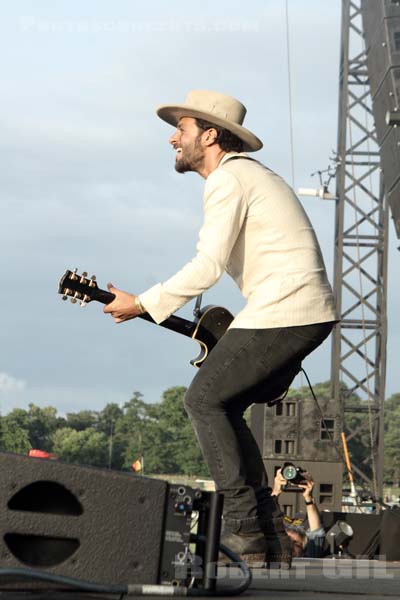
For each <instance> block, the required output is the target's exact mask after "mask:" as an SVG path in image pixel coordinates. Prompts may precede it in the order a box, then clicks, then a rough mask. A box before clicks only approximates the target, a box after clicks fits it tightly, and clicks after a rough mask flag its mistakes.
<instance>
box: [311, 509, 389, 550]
mask: <svg viewBox="0 0 400 600" xmlns="http://www.w3.org/2000/svg"><path fill="white" fill-rule="evenodd" d="M321 520H322V524H323V526H324V528H325V531H329V529H330V528H331V527H332V526H333V525H334V524H335V523H336V522H337V521H345V522H346V523H348V525H350V527H351V528H352V529H353V532H354V535H353V537H352V539H351V540H350V542H349V544H348V550H349V552H350V554H351V555H352V556H354V557H356V558H361V557H368V558H373V557H374V555H375V553H376V550H377V548H378V546H379V535H380V527H381V516H380V515H375V514H361V513H345V512H321Z"/></svg>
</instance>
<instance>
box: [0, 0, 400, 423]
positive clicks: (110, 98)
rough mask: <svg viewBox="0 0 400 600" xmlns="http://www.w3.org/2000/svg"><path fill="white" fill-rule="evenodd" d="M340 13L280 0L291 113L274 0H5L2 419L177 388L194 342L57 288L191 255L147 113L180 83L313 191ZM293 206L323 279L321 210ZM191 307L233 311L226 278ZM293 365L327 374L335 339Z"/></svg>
mask: <svg viewBox="0 0 400 600" xmlns="http://www.w3.org/2000/svg"><path fill="white" fill-rule="evenodd" d="M340 5H341V2H340V1H339V0H289V1H288V8H289V42H290V44H289V46H290V67H291V68H290V81H291V97H292V103H291V105H292V112H290V106H289V93H288V92H289V85H288V81H289V77H288V54H287V42H286V33H287V29H286V12H285V2H284V1H283V0H253V2H251V3H243V2H242V1H236V0H229V1H228V0H220V1H219V2H211V1H204V0H203V2H202V4H201V9H200V8H199V7H200V5H199V4H198V3H194V2H192V3H189V2H187V1H185V2H184V1H180V0H171V1H169V2H168V3H166V2H162V1H161V0H148V2H146V3H143V2H135V1H132V0H130V1H128V0H116V1H115V2H112V3H111V2H108V1H106V0H86V1H85V2H84V3H78V2H76V3H71V2H69V1H66V0H58V1H57V2H54V0H31V1H28V0H15V1H14V2H12V3H10V2H9V3H2V7H1V10H0V16H1V19H0V39H1V42H0V44H1V45H2V48H1V50H2V51H1V52H0V67H1V73H2V80H1V84H0V85H1V105H0V128H1V135H0V184H1V195H0V208H1V223H2V227H1V236H0V270H1V274H2V281H3V293H2V296H1V307H2V308H1V311H0V335H1V348H2V357H1V362H0V402H1V405H0V409H1V412H2V413H3V414H5V413H7V412H8V411H10V410H12V409H13V408H14V407H22V408H26V407H27V406H28V405H29V403H34V404H37V405H39V406H48V405H51V406H56V407H57V408H58V410H59V411H60V413H63V414H64V413H67V412H76V411H78V410H83V409H93V410H100V409H101V408H102V407H103V406H104V405H105V404H106V403H108V402H117V403H124V402H126V401H128V400H129V399H130V398H131V397H132V394H133V392H135V391H139V392H141V393H142V394H143V397H144V399H145V400H146V401H148V402H157V401H158V400H159V399H160V397H161V395H162V392H163V391H164V390H165V389H167V388H168V387H171V386H175V385H185V386H186V385H188V384H189V383H190V381H191V378H192V377H193V375H194V373H195V371H194V369H193V367H192V366H191V365H190V364H189V360H190V359H191V358H193V357H194V356H196V355H197V354H198V344H197V343H196V342H195V341H193V340H190V339H187V338H184V337H182V336H179V335H177V334H174V333H172V332H169V331H166V330H163V329H161V328H160V327H156V326H154V325H152V324H149V323H146V322H143V321H140V320H139V319H136V320H134V321H130V322H127V323H124V324H121V325H115V324H114V323H113V321H112V319H111V317H109V316H105V315H103V313H102V308H103V307H102V306H101V305H100V304H97V303H92V304H89V305H88V306H87V307H85V308H81V307H79V306H78V305H75V306H73V305H71V304H70V303H69V302H64V303H63V302H62V301H61V298H60V296H59V295H58V294H57V287H58V280H59V278H60V277H61V275H62V274H63V273H64V271H65V270H66V269H67V268H69V269H73V268H75V267H76V268H78V271H79V272H81V271H84V270H85V271H87V272H88V273H89V275H91V274H95V275H96V277H97V281H98V284H99V286H100V287H105V286H106V284H107V282H108V281H111V282H112V283H113V284H114V285H116V286H117V287H119V288H121V289H126V290H128V291H131V292H134V293H140V292H141V291H144V290H145V289H147V288H148V287H150V286H152V285H153V284H155V283H157V282H159V281H163V280H165V279H167V278H168V277H169V276H170V275H172V274H173V273H174V272H176V271H177V270H178V269H179V268H180V267H181V266H183V264H185V262H186V261H188V260H190V259H191V258H192V257H193V255H194V251H195V245H196V240H197V232H198V230H199V227H200V225H201V217H202V215H201V205H202V190H203V186H204V181H203V180H202V179H201V178H200V177H199V176H198V175H197V174H193V173H188V174H185V175H181V174H178V173H176V172H175V171H174V153H173V152H172V151H171V148H170V146H169V144H168V138H169V136H170V135H171V133H172V131H173V130H172V128H171V127H169V126H168V125H167V124H166V123H164V122H163V121H161V120H160V119H159V118H158V117H157V116H156V114H155V109H156V107H157V105H158V104H165V103H181V102H183V101H184V99H185V97H186V94H187V92H188V91H189V90H191V89H211V90H218V91H222V92H225V93H227V94H230V95H232V96H235V97H237V98H239V99H240V100H241V101H242V102H243V103H244V104H245V105H246V107H247V110H248V112H247V116H246V119H245V123H244V125H245V126H246V127H247V128H248V129H250V130H251V131H253V132H254V133H255V134H256V135H257V136H258V137H260V138H261V139H262V140H263V142H264V148H263V149H262V150H261V151H259V152H258V153H257V155H256V157H257V158H258V159H259V160H261V161H262V162H264V163H265V164H267V165H268V166H269V167H270V168H272V169H273V170H275V171H277V172H278V173H279V174H280V175H282V176H283V177H284V178H285V179H287V180H288V182H289V183H290V184H291V185H293V186H294V188H295V189H297V188H298V187H318V181H317V178H316V177H315V176H314V177H311V174H312V173H313V172H315V171H317V170H321V169H325V168H327V167H328V165H329V160H330V157H331V156H332V151H333V150H334V149H335V148H336V139H337V106H338V73H339V52H340V9H341V6H340ZM291 114H292V121H293V154H294V177H293V176H292V168H291V158H290V157H291V144H290V127H289V123H290V115H291ZM333 191H334V190H333ZM301 200H302V203H303V205H304V207H305V209H306V211H307V213H308V215H309V217H310V219H311V221H312V223H313V225H314V227H315V230H316V232H317V236H318V238H319V240H320V243H321V247H322V251H323V255H324V258H325V262H326V266H327V270H328V273H329V276H330V279H331V280H332V273H333V247H334V242H333V233H334V202H331V201H322V200H319V199H316V198H306V197H305V198H302V199H301ZM398 245H399V244H398V240H396V238H395V234H394V228H393V227H392V224H391V232H390V260H389V291H388V296H389V297H388V317H389V335H388V338H389V339H388V366H387V388H386V395H387V396H389V395H390V394H392V393H395V392H398V391H400V374H399V369H398V366H397V356H398V355H397V348H398V346H399V316H398V311H397V309H396V306H397V303H398V297H399V281H398V276H397V273H398V263H397V261H398V251H397V246H398ZM396 263H397V264H396ZM203 303H204V304H218V305H222V306H225V307H226V308H228V309H229V310H231V311H232V312H237V311H238V310H239V309H240V307H241V306H242V305H243V299H242V298H241V295H240V293H239V291H238V290H237V289H236V287H235V285H234V284H233V283H232V282H231V281H230V280H229V278H228V277H227V276H226V277H223V279H222V280H221V281H220V282H219V283H218V284H217V285H216V286H215V287H214V288H212V289H211V290H210V291H209V292H207V294H206V295H205V297H204V299H203ZM192 310H193V303H192V304H189V305H187V306H186V307H185V308H184V309H182V310H181V311H180V312H179V314H180V315H181V316H183V317H185V318H191V314H192ZM304 366H305V368H306V370H307V372H308V374H309V377H310V378H311V381H313V382H320V381H326V380H327V379H329V377H330V342H329V341H327V342H325V343H324V345H323V346H322V347H321V349H319V350H318V351H317V352H316V353H314V355H312V356H311V357H309V358H308V359H307V360H306V361H305V364H304ZM304 384H305V382H304V381H302V380H301V378H298V379H297V380H296V385H304Z"/></svg>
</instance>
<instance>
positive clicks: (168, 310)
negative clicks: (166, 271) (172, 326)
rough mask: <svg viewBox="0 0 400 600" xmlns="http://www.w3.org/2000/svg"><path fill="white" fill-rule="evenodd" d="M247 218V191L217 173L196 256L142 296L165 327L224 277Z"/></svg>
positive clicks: (211, 179) (206, 196)
mask: <svg viewBox="0 0 400 600" xmlns="http://www.w3.org/2000/svg"><path fill="white" fill-rule="evenodd" d="M245 216H246V202H245V198H244V197H243V190H242V188H241V185H240V183H239V182H238V180H237V179H236V177H235V176H234V175H232V174H231V173H228V172H226V171H224V170H222V169H216V170H215V171H213V173H211V175H210V176H209V177H208V178H207V181H206V185H205V190H204V221H203V225H202V227H201V230H200V233H199V239H198V242H197V253H196V256H195V257H194V258H193V259H192V260H191V261H190V262H189V263H187V264H186V265H185V266H184V267H183V268H182V269H181V270H180V271H178V272H177V273H176V274H175V275H173V276H172V277H171V278H170V279H168V280H167V281H165V282H164V283H158V284H157V285H155V286H153V287H152V288H150V289H148V290H147V291H145V292H143V293H141V294H140V296H139V298H140V301H141V302H142V304H143V306H144V307H145V309H146V311H147V312H148V313H149V314H150V316H151V317H152V318H153V319H154V320H155V321H156V323H161V322H162V321H164V320H165V319H166V318H167V317H169V316H170V315H171V314H172V313H174V312H175V311H176V310H178V309H179V308H180V307H181V306H183V305H184V304H186V302H188V301H189V300H191V299H192V298H194V297H196V296H198V295H199V294H202V293H203V292H204V291H205V290H207V289H209V288H210V287H211V286H213V285H214V284H215V283H216V282H217V281H218V280H219V279H220V277H221V276H222V274H223V272H224V270H225V267H226V264H227V262H228V259H229V256H230V253H231V251H232V247H233V245H234V244H235V242H236V239H237V237H238V235H239V232H240V229H241V227H242V225H243V221H244V219H245Z"/></svg>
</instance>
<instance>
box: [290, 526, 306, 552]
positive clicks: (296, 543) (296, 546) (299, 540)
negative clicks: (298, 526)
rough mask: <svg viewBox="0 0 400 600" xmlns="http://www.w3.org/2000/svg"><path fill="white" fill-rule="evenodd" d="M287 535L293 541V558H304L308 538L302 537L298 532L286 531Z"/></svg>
mask: <svg viewBox="0 0 400 600" xmlns="http://www.w3.org/2000/svg"><path fill="white" fill-rule="evenodd" d="M286 533H287V535H288V536H289V537H290V539H291V540H292V554H293V556H294V557H297V558H298V557H300V556H303V554H304V548H305V545H306V543H307V538H306V536H302V535H300V533H297V532H296V531H290V530H289V529H287V530H286Z"/></svg>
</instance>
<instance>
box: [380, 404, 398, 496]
mask: <svg viewBox="0 0 400 600" xmlns="http://www.w3.org/2000/svg"><path fill="white" fill-rule="evenodd" d="M384 422H385V434H384V445H385V459H384V460H385V463H384V473H385V476H384V479H385V482H386V483H390V484H393V485H395V486H399V487H400V436H399V432H400V394H394V395H393V396H391V397H390V398H389V399H388V400H386V402H385V418H384Z"/></svg>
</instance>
